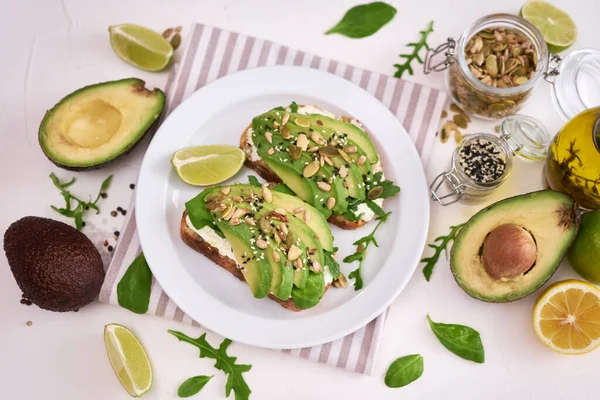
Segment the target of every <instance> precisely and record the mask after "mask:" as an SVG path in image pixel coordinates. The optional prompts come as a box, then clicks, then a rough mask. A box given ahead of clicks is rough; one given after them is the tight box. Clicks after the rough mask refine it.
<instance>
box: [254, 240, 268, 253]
mask: <svg viewBox="0 0 600 400" xmlns="http://www.w3.org/2000/svg"><path fill="white" fill-rule="evenodd" d="M256 247H258V248H259V249H262V250H264V249H266V248H267V247H269V244H268V243H267V242H266V241H264V240H263V239H257V240H256Z"/></svg>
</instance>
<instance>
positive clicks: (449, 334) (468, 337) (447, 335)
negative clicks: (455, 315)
mask: <svg viewBox="0 0 600 400" xmlns="http://www.w3.org/2000/svg"><path fill="white" fill-rule="evenodd" d="M427 320H428V321H429V326H430V327H431V330H432V331H433V333H434V334H435V336H436V337H437V338H438V340H439V341H440V343H441V344H442V345H444V347H445V348H447V349H448V350H450V351H451V352H453V353H454V354H456V355H457V356H459V357H461V358H464V359H465V360H469V361H474V362H476V363H481V364H483V362H484V361H485V355H484V351H483V344H481V337H480V336H479V332H477V331H476V330H475V329H473V328H469V327H468V326H464V325H455V324H442V323H438V322H434V321H432V320H431V318H429V315H428V316H427Z"/></svg>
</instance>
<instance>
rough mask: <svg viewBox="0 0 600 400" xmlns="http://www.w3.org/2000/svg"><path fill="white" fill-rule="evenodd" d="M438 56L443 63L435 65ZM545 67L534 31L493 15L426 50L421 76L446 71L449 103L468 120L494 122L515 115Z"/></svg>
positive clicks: (512, 18) (516, 19) (518, 20)
mask: <svg viewBox="0 0 600 400" xmlns="http://www.w3.org/2000/svg"><path fill="white" fill-rule="evenodd" d="M440 53H443V55H444V56H445V58H444V59H442V61H435V60H434V58H435V56H436V55H437V54H440ZM548 65H549V52H548V47H547V46H546V43H545V41H544V38H543V36H542V34H541V33H540V31H539V30H538V29H537V28H536V27H534V26H533V25H532V24H531V23H529V22H528V21H526V20H525V19H523V18H520V17H518V16H515V15H510V14H493V15H488V16H485V17H483V18H481V19H479V20H477V21H475V22H474V23H473V24H472V25H471V26H469V27H468V28H467V29H466V30H465V32H464V33H463V34H462V36H461V37H460V38H459V39H458V40H454V39H452V38H449V39H448V41H447V42H446V43H443V44H442V45H441V46H439V47H438V48H437V49H435V50H431V51H429V52H428V53H427V56H426V59H425V63H424V72H425V73H426V74H427V73H430V72H431V71H443V70H446V76H445V81H446V89H447V91H448V93H449V95H450V97H451V98H452V101H453V102H454V103H456V104H457V105H458V106H459V107H460V108H462V109H463V110H464V111H465V112H466V113H468V114H469V115H472V116H475V117H479V118H482V119H489V120H493V119H500V118H504V117H506V116H508V115H511V114H514V113H516V112H517V111H518V110H519V109H520V108H521V107H522V106H523V104H524V103H525V102H526V100H527V98H528V97H529V95H530V93H531V90H532V89H533V87H534V86H535V85H536V83H537V82H538V81H539V80H540V78H541V77H543V76H547V75H548V72H547V70H548Z"/></svg>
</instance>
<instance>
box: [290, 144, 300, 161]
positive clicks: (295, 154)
mask: <svg viewBox="0 0 600 400" xmlns="http://www.w3.org/2000/svg"><path fill="white" fill-rule="evenodd" d="M288 152H289V153H290V157H291V158H292V160H294V161H296V160H298V159H299V158H300V157H302V149H301V148H300V147H298V146H296V145H295V144H290V147H288Z"/></svg>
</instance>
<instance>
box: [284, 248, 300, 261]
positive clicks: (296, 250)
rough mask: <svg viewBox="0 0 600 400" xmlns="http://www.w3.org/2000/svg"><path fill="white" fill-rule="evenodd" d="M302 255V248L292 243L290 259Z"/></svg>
mask: <svg viewBox="0 0 600 400" xmlns="http://www.w3.org/2000/svg"><path fill="white" fill-rule="evenodd" d="M301 255H302V250H300V249H299V248H298V247H297V246H296V245H295V244H292V245H291V246H290V249H289V250H288V253H287V257H288V260H290V261H294V260H296V259H297V258H298V257H300V256H301Z"/></svg>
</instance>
